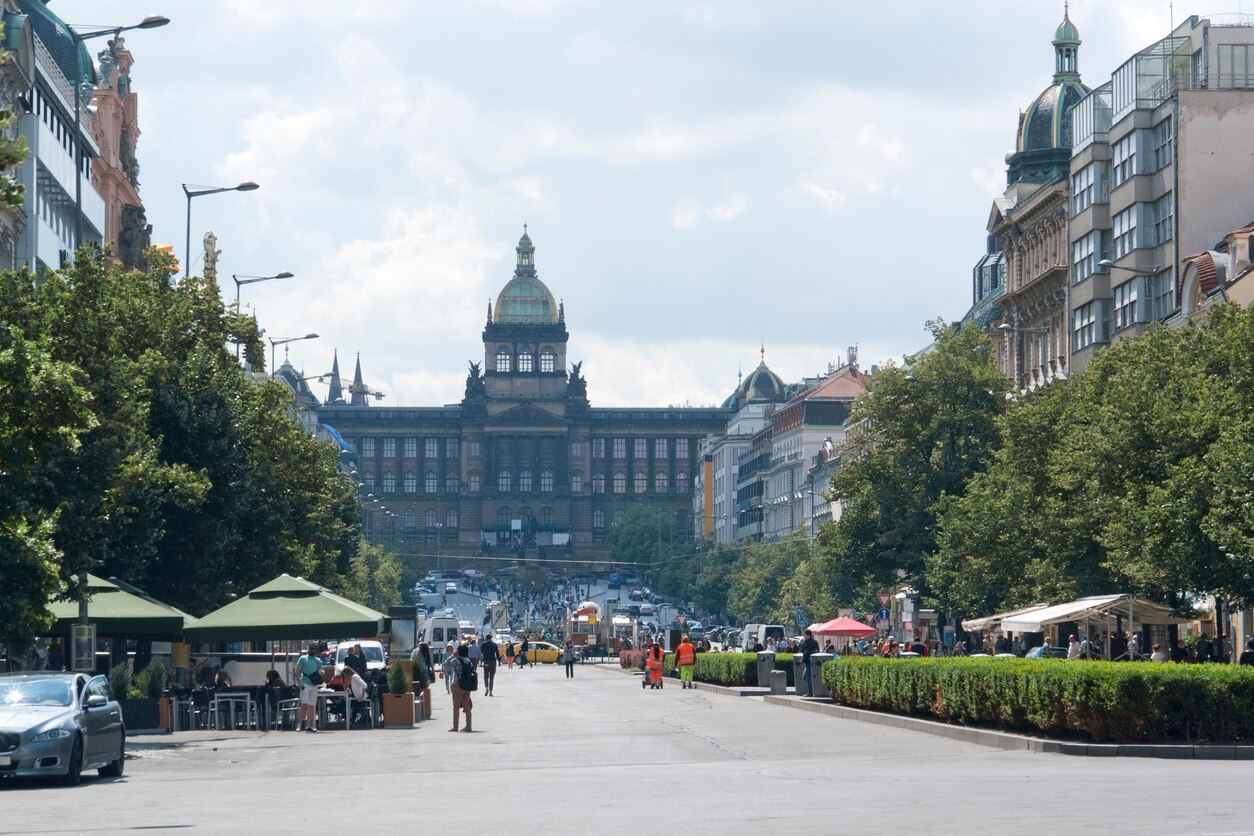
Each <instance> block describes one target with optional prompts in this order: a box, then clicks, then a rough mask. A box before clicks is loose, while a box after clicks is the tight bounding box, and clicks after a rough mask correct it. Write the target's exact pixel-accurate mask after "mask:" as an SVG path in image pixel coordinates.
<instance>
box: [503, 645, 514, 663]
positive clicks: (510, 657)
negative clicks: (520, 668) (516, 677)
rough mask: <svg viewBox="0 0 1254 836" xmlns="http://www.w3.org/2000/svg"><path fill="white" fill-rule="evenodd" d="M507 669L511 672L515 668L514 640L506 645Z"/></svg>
mask: <svg viewBox="0 0 1254 836" xmlns="http://www.w3.org/2000/svg"><path fill="white" fill-rule="evenodd" d="M505 667H507V668H509V669H510V670H513V668H514V642H513V640H512V639H511V640H510V641H507V642H506V643H505Z"/></svg>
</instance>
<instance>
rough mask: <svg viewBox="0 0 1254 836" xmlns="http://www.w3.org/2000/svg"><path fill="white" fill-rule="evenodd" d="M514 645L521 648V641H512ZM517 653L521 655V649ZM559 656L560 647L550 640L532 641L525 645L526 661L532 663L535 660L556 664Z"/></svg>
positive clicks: (560, 654)
mask: <svg viewBox="0 0 1254 836" xmlns="http://www.w3.org/2000/svg"><path fill="white" fill-rule="evenodd" d="M514 647H516V648H521V647H522V642H521V641H516V642H514ZM519 655H522V650H521V649H520V650H519ZM561 658H562V649H561V648H560V647H558V646H557V645H555V644H553V643H552V642H545V641H532V642H531V643H530V644H529V645H527V661H528V662H530V663H531V664H533V665H534V664H536V663H537V662H547V663H550V664H557V662H559V661H560V660H561Z"/></svg>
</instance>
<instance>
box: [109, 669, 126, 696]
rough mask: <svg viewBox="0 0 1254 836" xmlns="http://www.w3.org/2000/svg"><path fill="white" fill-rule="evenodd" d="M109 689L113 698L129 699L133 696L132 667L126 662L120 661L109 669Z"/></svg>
mask: <svg viewBox="0 0 1254 836" xmlns="http://www.w3.org/2000/svg"><path fill="white" fill-rule="evenodd" d="M109 689H110V690H111V691H113V698H114V699H118V700H125V699H129V698H130V696H131V669H130V667H129V666H128V665H127V663H126V662H119V663H118V664H116V665H114V666H113V668H112V669H111V670H110V671H109Z"/></svg>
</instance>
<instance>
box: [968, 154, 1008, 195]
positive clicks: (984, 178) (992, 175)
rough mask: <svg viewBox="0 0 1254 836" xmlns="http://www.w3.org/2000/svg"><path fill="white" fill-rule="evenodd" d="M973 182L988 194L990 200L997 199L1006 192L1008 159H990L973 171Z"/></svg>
mask: <svg viewBox="0 0 1254 836" xmlns="http://www.w3.org/2000/svg"><path fill="white" fill-rule="evenodd" d="M971 180H972V181H974V183H975V185H976V187H977V188H978V189H979V190H980V191H981V192H983V193H984V194H987V195H988V196H989V198H990V199H992V198H994V197H997V196H998V195H1000V194H1001V193H1002V192H1004V191H1005V190H1006V159H1005V157H990V158H989V159H988V160H986V161H984V162H983V163H981V164H980V165H978V166H976V167H975V168H973V169H971Z"/></svg>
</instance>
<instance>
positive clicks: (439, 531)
mask: <svg viewBox="0 0 1254 836" xmlns="http://www.w3.org/2000/svg"><path fill="white" fill-rule="evenodd" d="M443 534H444V523H436V524H435V568H436V571H439V570H440V569H443V568H444V567H443V566H442V565H441V564H442V559H441V557H440V544H441V542H442V540H443Z"/></svg>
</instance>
